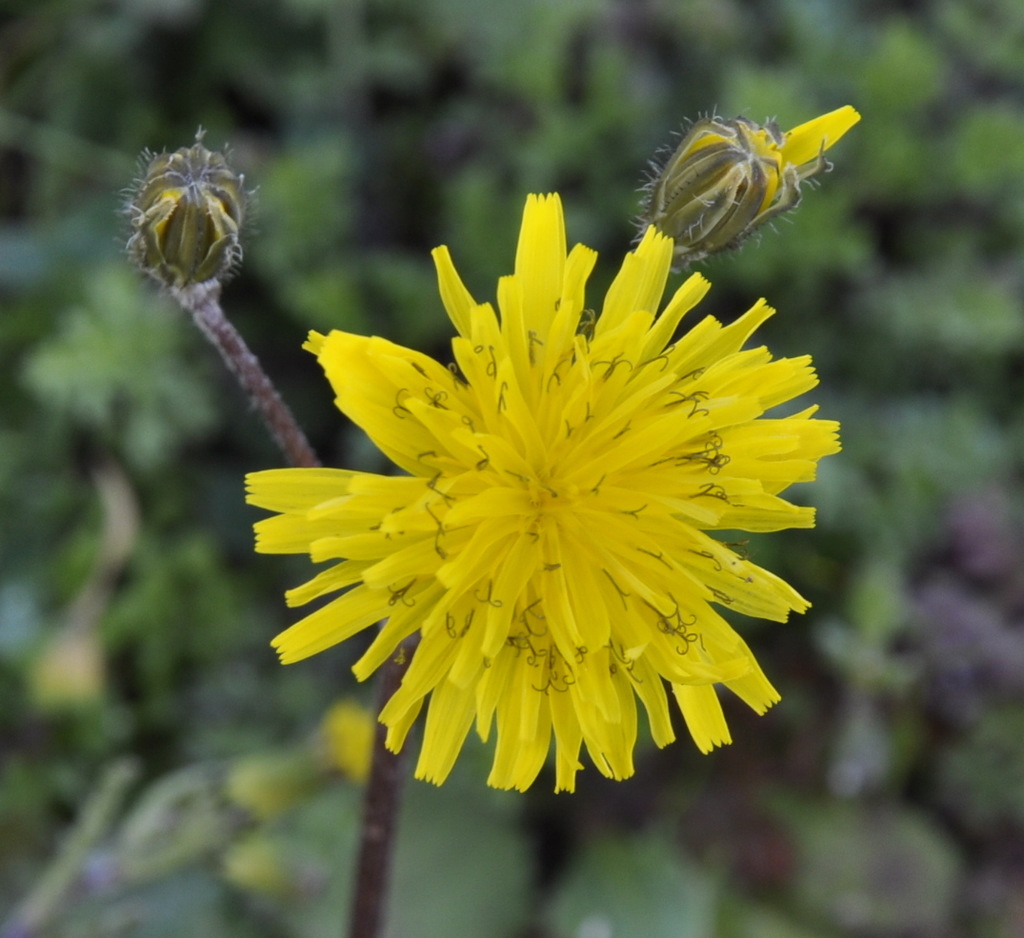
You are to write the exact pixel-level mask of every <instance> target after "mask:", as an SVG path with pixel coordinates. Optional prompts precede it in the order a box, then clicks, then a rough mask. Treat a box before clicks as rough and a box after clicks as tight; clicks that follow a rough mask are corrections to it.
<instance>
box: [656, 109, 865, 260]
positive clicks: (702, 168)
mask: <svg viewBox="0 0 1024 938" xmlns="http://www.w3.org/2000/svg"><path fill="white" fill-rule="evenodd" d="M859 120H860V114H858V113H857V112H856V111H855V110H854V109H853V108H852V107H849V106H846V107H841V108H839V109H838V110H835V111H832V112H830V113H828V114H823V115H822V116H821V117H816V118H815V119H814V120H811V121H808V122H807V123H805V124H801V125H800V126H799V127H795V128H794V129H793V130H790V131H788V132H786V133H783V132H782V131H781V130H780V129H779V126H778V124H776V123H775V122H774V121H768V123H766V124H764V125H761V124H756V123H754V122H753V121H751V120H747V119H746V118H744V117H737V118H734V119H733V120H724V119H722V118H718V117H705V118H702V119H701V120H698V121H697V122H696V123H694V124H693V125H692V126H691V127H690V129H689V131H688V132H687V134H686V136H685V137H683V140H682V142H681V143H680V144H679V146H678V147H677V148H676V150H675V152H674V153H673V154H672V156H671V157H669V159H668V161H667V162H666V163H665V165H664V166H663V167H662V168H661V170H660V171H659V172H658V174H657V176H655V177H654V178H653V179H652V180H651V182H650V184H649V186H648V187H647V196H646V199H645V204H644V210H643V214H642V215H641V219H640V221H641V224H642V227H643V228H646V227H647V226H648V225H654V227H655V228H657V229H658V230H659V231H661V232H662V233H663V234H666V235H668V236H669V237H670V238H672V239H673V240H674V241H675V258H676V266H677V268H679V267H683V266H686V265H687V264H690V263H693V262H695V261H699V260H702V259H703V258H705V257H707V256H708V255H710V254H714V253H716V252H718V251H722V250H726V249H728V248H734V247H737V246H739V244H741V243H742V242H743V240H744V239H745V238H746V237H747V236H748V235H750V234H751V233H753V232H754V231H756V230H757V229H758V228H760V227H761V226H762V225H764V224H765V223H766V222H769V221H771V220H772V219H774V218H778V217H779V216H780V215H782V214H783V213H785V212H788V211H790V210H792V209H794V208H796V207H797V205H799V203H800V184H801V183H802V182H803V181H804V180H805V179H812V178H814V177H815V176H817V175H818V174H819V173H824V172H828V170H830V169H831V168H832V165H831V164H830V163H829V162H828V160H826V159H825V151H826V150H827V149H828V148H829V147H831V146H832V144H834V143H835V142H836V141H837V140H839V138H840V137H842V136H843V134H845V133H846V131H847V130H849V129H850V128H851V127H852V126H853V125H854V124H856V123H857V121H859Z"/></svg>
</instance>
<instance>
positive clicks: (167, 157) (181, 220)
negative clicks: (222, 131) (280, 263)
mask: <svg viewBox="0 0 1024 938" xmlns="http://www.w3.org/2000/svg"><path fill="white" fill-rule="evenodd" d="M204 134H205V131H204V130H203V128H202V127H200V128H199V130H198V131H197V132H196V141H195V143H194V144H193V145H192V146H191V147H182V148H181V149H179V150H175V151H174V152H173V153H160V154H158V155H156V156H153V155H151V154H149V153H144V154H143V160H144V161H145V165H144V167H143V170H142V173H141V175H140V177H139V179H138V180H137V181H136V183H135V185H134V186H133V187H132V189H131V190H130V193H129V197H128V201H127V203H126V207H125V211H126V213H127V215H128V219H129V224H130V226H131V236H130V237H129V239H128V244H127V250H128V253H129V255H130V256H131V258H132V259H133V260H134V261H135V263H136V264H137V265H138V266H139V267H140V268H141V269H142V270H144V271H145V272H146V273H147V274H149V275H150V276H151V277H153V278H155V279H156V280H159V281H160V282H161V283H163V284H164V285H165V286H167V287H170V288H171V289H181V288H184V287H188V286H191V285H194V284H202V283H208V282H210V281H216V282H220V281H223V280H224V279H225V278H226V277H228V276H230V274H231V272H232V271H233V270H234V268H236V267H237V265H238V263H239V262H240V261H241V259H242V245H241V241H240V240H239V231H240V229H241V227H242V223H243V221H244V218H245V211H246V203H247V201H248V193H247V192H246V191H245V185H244V183H245V177H244V176H242V175H241V173H236V172H234V170H232V169H231V167H230V166H229V165H228V162H227V157H226V155H225V154H224V153H217V152H212V151H210V150H208V149H207V148H206V147H205V146H203V136H204Z"/></svg>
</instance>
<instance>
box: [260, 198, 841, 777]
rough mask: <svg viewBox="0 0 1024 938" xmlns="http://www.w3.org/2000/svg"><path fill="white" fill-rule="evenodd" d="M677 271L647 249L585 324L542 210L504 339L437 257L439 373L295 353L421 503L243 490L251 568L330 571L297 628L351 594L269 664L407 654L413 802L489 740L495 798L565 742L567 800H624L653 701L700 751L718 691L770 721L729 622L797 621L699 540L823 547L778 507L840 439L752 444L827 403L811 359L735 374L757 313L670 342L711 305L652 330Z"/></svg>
mask: <svg viewBox="0 0 1024 938" xmlns="http://www.w3.org/2000/svg"><path fill="white" fill-rule="evenodd" d="M673 247H674V245H673V241H672V240H671V239H670V238H668V237H666V236H664V235H662V234H660V233H658V232H657V231H656V230H654V229H653V228H651V229H648V231H647V232H646V234H645V235H644V237H643V239H642V241H641V243H640V244H639V246H638V247H637V249H636V250H635V252H633V253H631V254H629V255H628V256H627V257H626V258H625V260H624V263H623V265H622V268H621V270H620V272H619V274H618V276H617V277H616V278H615V280H614V282H613V283H612V285H611V287H610V289H609V291H608V293H607V295H606V296H605V298H604V303H603V305H602V309H601V312H600V314H599V315H595V314H594V312H593V311H591V310H590V309H588V308H587V307H586V303H585V300H584V287H585V283H586V280H587V277H588V276H589V274H590V272H591V270H592V268H593V266H594V263H595V260H596V254H595V252H594V251H592V250H591V249H589V248H587V247H584V246H582V245H577V246H576V247H574V248H573V249H572V250H571V251H570V252H568V254H567V253H566V237H565V225H564V218H563V214H562V206H561V202H560V200H559V198H558V196H557V195H549V196H530V197H529V198H528V200H527V203H526V209H525V212H524V216H523V222H522V228H521V232H520V237H519V246H518V251H517V255H516V263H515V273H514V274H513V275H511V276H507V277H503V278H502V279H501V280H500V281H499V284H498V307H499V310H500V317H499V316H498V315H497V314H496V312H495V310H494V309H493V308H492V306H491V305H490V304H489V303H477V302H476V301H475V300H474V299H473V298H472V297H471V296H470V294H469V292H468V291H467V290H466V288H465V287H464V286H463V284H462V281H461V280H460V279H459V277H458V275H457V273H456V272H455V269H454V267H453V265H452V262H451V259H450V257H449V254H448V251H447V249H446V248H438V249H437V250H436V251H435V252H434V260H435V263H436V265H437V270H438V279H439V285H440V292H441V298H442V300H443V302H444V305H445V307H446V309H447V311H448V315H449V317H450V318H451V320H452V322H453V324H454V325H455V328H456V329H457V331H458V333H459V335H458V337H456V338H455V339H454V340H453V342H452V349H453V353H454V358H455V366H453V368H452V369H449V368H446V367H444V366H443V365H441V364H439V363H438V362H436V361H434V360H433V359H431V358H429V357H427V356H425V355H422V354H420V353H418V352H415V351H411V350H409V349H406V348H403V347H401V346H399V345H395V344H394V343H391V342H388V341H386V340H384V339H382V338H376V337H373V338H367V337H363V336H357V335H351V334H348V333H344V332H337V331H335V332H331V333H330V334H328V335H320V334H318V333H315V332H314V333H311V335H310V338H309V341H308V342H307V343H306V346H305V347H306V348H307V349H308V350H310V351H311V352H313V353H314V354H315V355H316V356H317V358H318V360H319V362H320V364H321V366H322V367H323V368H324V371H325V373H326V375H327V378H328V380H329V381H330V383H331V385H332V387H333V389H334V392H335V394H336V402H337V405H338V407H339V408H340V409H341V410H342V411H343V412H344V413H345V414H346V415H348V416H349V417H350V418H351V419H352V420H353V421H354V422H355V423H356V424H358V425H359V426H360V427H362V428H363V429H364V430H365V431H366V433H367V434H368V435H369V436H370V438H371V439H372V440H373V441H374V442H375V443H376V445H377V446H378V447H380V449H381V450H382V451H383V452H384V453H385V454H386V455H387V456H388V457H389V458H390V459H391V460H392V461H393V462H394V463H395V464H396V465H397V466H398V467H399V468H400V469H402V470H404V472H405V473H407V475H403V476H384V475H376V474H372V473H365V472H355V471H348V470H345V469H279V470H269V471H264V472H257V473H253V474H250V475H249V476H248V479H247V482H248V493H249V495H248V499H249V501H250V502H251V503H252V504H254V505H257V506H259V507H261V508H265V509H269V510H270V511H272V512H275V513H276V514H275V515H274V516H273V517H270V518H267V519H265V520H263V521H260V522H259V523H257V525H256V533H257V550H258V551H261V552H266V553H304V554H309V556H310V557H311V559H312V560H313V561H314V562H317V563H325V562H326V563H328V564H329V565H328V566H327V567H326V568H325V569H324V570H323V571H322V572H321V573H320V574H319V575H317V576H316V577H314V579H312V580H311V581H309V582H308V583H306V584H305V585H303V586H300V587H298V588H296V589H293V590H291V591H290V592H289V593H288V594H287V601H288V603H289V604H290V605H299V604H303V603H307V602H309V601H311V600H314V599H317V598H319V597H322V596H325V595H328V594H331V593H336V592H338V591H343V592H342V593H341V595H340V596H337V597H336V598H334V599H333V600H332V601H330V602H328V603H327V604H326V605H324V606H323V607H322V608H320V609H318V610H317V611H315V612H313V613H312V614H311V615H308V616H306V618H304V619H302V620H301V621H299V622H298V623H296V624H295V625H293V626H292V627H291V628H289V629H287V630H286V631H285V632H283V633H282V634H281V635H279V636H278V637H277V638H276V639H275V640H274V645H275V647H276V648H277V650H278V652H279V654H280V656H281V660H282V661H283V662H284V663H291V662H295V661H299V660H301V659H303V658H306V657H308V656H309V655H313V654H316V653H318V652H320V651H323V650H325V649H327V648H329V647H331V646H332V645H335V644H337V643H338V642H342V641H344V640H346V639H348V638H350V637H351V636H353V635H355V634H357V633H358V632H361V631H362V630H364V629H366V628H369V627H370V626H372V625H373V624H374V623H376V622H378V621H379V620H382V619H387V622H386V623H385V624H384V625H383V627H382V628H381V629H380V631H379V632H378V634H377V636H376V638H375V640H374V641H373V643H372V645H371V646H370V648H369V649H368V650H367V651H366V653H365V654H364V655H363V656H362V658H361V659H360V660H359V661H358V662H357V663H356V665H355V666H354V672H355V674H356V676H357V677H358V678H359V679H360V680H363V679H365V678H367V677H368V676H369V675H370V674H372V673H373V672H374V670H375V669H376V668H378V667H379V666H380V665H381V664H382V663H383V662H385V661H386V660H387V659H388V658H389V657H390V656H391V655H393V654H394V652H395V649H396V648H397V646H398V645H399V643H400V642H402V641H403V640H404V639H405V638H406V637H408V636H411V635H418V636H419V637H420V642H419V646H418V647H417V649H416V650H415V652H414V653H413V655H412V658H411V661H410V663H409V667H408V670H407V672H406V674H405V676H404V679H403V681H402V684H401V687H400V688H399V689H398V691H397V692H396V693H395V694H394V695H393V696H392V697H391V699H390V700H389V702H388V703H387V705H386V706H385V707H384V710H383V711H382V713H381V715H380V719H381V721H382V722H383V723H385V724H386V725H387V727H388V730H389V731H388V746H389V748H391V749H392V750H395V751H397V750H398V749H400V748H401V747H402V745H403V743H404V742H405V739H406V736H407V734H408V733H409V730H410V729H411V727H412V726H413V724H414V723H415V722H416V719H417V717H418V716H419V714H420V712H421V710H422V709H423V707H424V704H427V705H428V706H427V714H426V721H425V723H426V725H425V730H424V738H423V744H422V748H421V752H420V756H419V761H418V763H417V767H416V774H417V776H418V777H420V778H423V779H427V780H429V781H432V782H435V783H440V782H442V781H443V780H444V779H445V778H446V777H447V775H448V773H449V772H450V770H451V768H452V766H453V764H454V762H455V759H456V757H457V756H458V753H459V751H460V749H461V747H462V745H463V742H464V740H465V737H466V735H467V733H468V732H469V731H470V729H471V728H473V726H474V725H475V727H476V730H477V732H478V733H479V734H480V736H481V737H482V738H484V739H487V738H488V737H489V734H490V732H491V729H492V728H495V727H496V730H497V742H496V747H495V754H494V762H493V767H492V770H491V774H490V777H489V779H488V782H489V784H491V785H493V786H495V787H498V788H516V789H520V790H522V789H526V788H527V787H528V786H529V785H530V784H532V783H533V781H534V780H535V779H536V777H537V775H538V773H539V772H540V770H541V768H542V766H543V765H544V762H545V760H546V758H547V756H548V753H549V750H550V748H551V738H552V735H553V736H554V739H555V750H556V753H555V755H556V758H555V763H556V770H555V771H556V778H555V784H556V790H572V789H573V787H574V785H575V776H576V772H577V771H578V770H579V769H580V768H582V764H581V762H580V750H581V747H584V746H585V747H586V750H587V752H588V754H589V756H590V759H591V760H592V761H593V763H594V765H595V766H596V767H597V769H598V770H599V771H600V772H601V773H602V774H604V775H606V776H609V777H611V778H615V779H621V778H626V777H627V776H629V775H631V774H632V773H633V748H634V744H635V741H636V736H637V721H638V718H637V701H638V700H639V701H640V703H641V704H642V706H643V708H644V709H645V711H646V714H647V719H648V722H649V724H650V730H651V735H652V737H653V739H654V741H655V742H656V743H657V744H658V745H659V746H664V745H666V744H667V743H669V742H671V741H672V740H673V739H674V736H675V734H674V731H673V728H672V722H671V717H670V712H669V706H668V694H667V693H666V683H667V685H668V688H669V689H670V690H671V693H672V697H673V698H674V700H675V702H676V704H677V705H678V707H679V709H680V710H681V712H682V715H683V717H684V719H685V721H686V724H687V727H688V729H689V731H690V733H691V735H692V736H693V738H694V740H695V741H696V743H697V745H698V746H699V747H700V748H701V750H703V751H708V750H710V749H712V748H713V747H714V746H716V745H720V744H722V743H726V742H729V741H730V736H729V731H728V728H727V726H726V724H725V719H724V716H723V713H722V708H721V705H720V704H719V700H718V694H717V691H716V687H715V685H716V684H724V685H725V686H726V687H728V688H729V689H730V690H732V691H733V692H734V693H735V694H737V695H738V696H739V697H740V698H741V699H742V700H744V701H745V702H746V703H747V704H748V705H749V706H751V707H752V708H753V709H754V710H755V711H757V712H758V713H761V712H763V711H764V710H766V709H767V708H768V707H770V706H771V705H772V704H773V703H774V702H775V701H777V700H778V699H779V698H778V694H777V693H776V691H775V689H774V688H773V687H772V685H771V684H770V683H769V681H768V680H767V678H766V677H765V676H764V674H763V672H762V671H761V669H760V667H759V666H758V664H757V662H756V660H755V659H754V656H753V654H752V652H751V651H750V649H749V648H748V646H747V645H746V643H745V642H744V641H743V639H742V638H740V636H739V635H738V634H737V633H736V631H735V630H734V629H733V628H732V626H731V625H730V624H729V623H727V622H726V621H725V619H723V618H722V616H721V615H720V614H719V613H718V612H717V611H716V608H715V606H716V605H723V606H728V607H729V608H730V609H731V610H733V611H736V612H741V613H745V614H747V615H751V616H759V617H763V618H767V619H774V620H778V621H783V620H785V619H786V618H787V616H788V614H789V613H790V611H792V610H795V611H803V610H804V609H806V608H807V605H808V604H807V602H806V601H805V600H804V599H803V598H802V597H801V596H800V595H799V594H798V593H796V592H795V591H794V590H793V589H792V588H791V587H789V586H788V585H787V584H786V583H784V582H783V581H781V580H780V579H778V578H777V577H775V576H774V575H772V574H771V573H769V572H768V571H766V570H763V569H761V568H760V567H758V566H756V565H755V564H753V563H751V562H749V561H748V560H745V559H744V558H742V557H740V556H739V555H738V554H737V553H736V552H735V551H734V550H732V549H731V548H730V547H729V546H728V545H727V544H725V543H723V542H722V541H720V540H717V539H716V538H714V537H713V536H711V534H709V533H708V532H712V531H718V530H721V531H735V530H746V531H775V530H780V529H783V528H790V527H810V526H812V525H813V523H814V514H813V510H812V509H810V508H806V507H798V506H795V505H793V504H791V503H790V502H788V501H786V500H784V499H783V498H781V497H780V494H781V493H782V492H783V491H784V490H785V489H786V488H787V487H788V486H789V485H791V484H793V483H795V482H806V481H809V480H811V479H813V478H814V475H815V470H816V464H817V461H818V459H820V458H821V457H822V456H825V455H827V454H830V453H834V452H837V451H838V449H839V443H838V438H837V430H838V427H837V424H836V423H834V422H832V421H826V420H820V419H817V418H815V417H814V413H815V408H814V407H810V408H807V409H804V410H802V411H799V412H797V413H795V414H791V415H789V416H772V417H766V416H765V414H766V412H767V411H769V410H771V409H772V408H774V407H776V406H777V405H779V404H782V403H784V402H786V401H788V400H790V399H792V398H794V397H796V396H798V395H800V394H803V393H804V392H806V391H808V390H810V389H811V388H813V387H814V386H815V384H816V383H817V379H816V376H815V374H814V371H813V369H812V367H811V362H810V359H809V358H808V357H806V356H805V357H799V358H793V359H780V360H773V359H772V356H771V355H770V354H769V352H768V351H767V350H766V349H765V348H763V347H761V348H753V349H744V348H743V346H744V344H745V343H746V341H747V339H748V338H749V337H750V335H751V334H752V333H753V332H754V330H755V329H756V328H757V327H758V326H759V325H760V324H761V323H763V322H764V321H765V320H766V319H767V318H768V317H769V316H771V315H772V313H773V310H772V309H771V308H770V307H769V306H767V305H766V304H765V303H764V302H763V301H759V302H758V303H756V304H755V305H754V306H753V308H751V309H750V310H749V311H748V312H747V313H746V314H744V315H743V316H741V317H740V318H739V319H738V320H737V321H736V322H734V323H732V324H731V325H729V326H723V325H722V324H721V323H720V322H718V321H717V320H715V319H713V318H711V317H707V318H705V319H703V320H702V321H700V322H699V323H697V324H696V325H695V326H694V327H693V328H691V329H690V330H689V331H688V332H687V333H685V334H684V335H683V336H682V337H681V338H678V339H675V338H674V336H675V333H676V329H677V326H678V325H679V323H680V321H681V319H682V318H683V316H684V315H685V314H687V313H688V312H689V311H690V310H691V309H693V307H694V306H695V305H696V304H697V303H698V302H699V301H700V299H701V298H702V297H703V296H704V294H705V293H706V291H707V290H708V287H709V284H708V282H707V281H706V280H705V279H704V278H703V277H701V276H699V275H695V276H692V277H690V278H689V279H688V280H687V281H686V282H685V283H684V284H683V285H682V286H681V287H680V288H679V289H678V290H677V291H676V292H675V294H674V295H673V296H672V298H671V300H670V301H669V302H668V304H667V305H666V306H665V307H664V309H663V310H662V311H661V313H660V315H659V314H658V307H659V305H660V304H661V297H662V293H663V291H664V288H665V284H666V280H667V278H668V274H669V268H670V266H671V263H672V260H673ZM428 701H429V703H428Z"/></svg>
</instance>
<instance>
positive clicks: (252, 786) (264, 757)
mask: <svg viewBox="0 0 1024 938" xmlns="http://www.w3.org/2000/svg"><path fill="white" fill-rule="evenodd" d="M324 781H325V779H324V776H323V773H322V772H321V771H320V767H319V766H318V764H317V760H316V758H315V756H314V754H313V753H312V752H309V751H307V750H306V749H296V750H292V751H282V752H260V753H254V754H252V755H248V756H243V757H241V758H239V759H237V760H236V761H235V762H234V763H233V764H232V765H231V767H230V768H229V770H228V773H227V779H226V781H225V786H224V789H225V793H226V794H227V797H228V800H229V801H231V802H232V803H234V804H236V805H238V806H239V807H242V808H245V809H246V810H247V811H249V812H250V813H251V814H252V815H253V816H254V817H257V818H261V819H267V818H272V817H275V816H276V815H278V814H282V813H283V812H285V811H287V810H288V809H290V808H292V807H294V806H295V805H297V804H299V803H300V802H302V801H305V800H306V799H307V798H310V797H311V796H312V795H314V794H315V793H316V792H317V791H319V790H320V788H321V787H322V785H323V784H324Z"/></svg>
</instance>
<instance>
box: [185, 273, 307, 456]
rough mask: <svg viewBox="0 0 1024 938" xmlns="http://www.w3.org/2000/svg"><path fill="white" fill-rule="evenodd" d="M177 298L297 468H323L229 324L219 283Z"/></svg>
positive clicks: (198, 285) (203, 285) (193, 287)
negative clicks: (221, 303) (221, 298)
mask: <svg viewBox="0 0 1024 938" xmlns="http://www.w3.org/2000/svg"><path fill="white" fill-rule="evenodd" d="M171 293H172V295H173V296H174V298H175V299H176V300H177V301H178V302H179V303H180V304H181V305H182V306H183V307H184V308H185V309H186V310H188V311H189V313H191V314H192V319H193V320H194V321H195V324H196V325H197V326H198V327H199V329H200V331H201V332H202V333H203V335H205V336H206V338H208V339H209V340H210V342H212V343H213V345H214V346H215V347H216V349H217V351H218V352H220V356H221V358H222V359H224V364H226V365H227V366H228V370H230V371H231V372H232V373H233V374H234V375H235V377H236V378H237V379H238V383H239V384H241V385H242V389H243V390H244V391H245V393H246V394H247V395H248V396H249V399H250V400H251V401H252V402H253V405H254V406H255V407H256V410H257V411H259V415H260V417H262V418H263V423H264V424H265V425H266V428H267V430H268V431H269V433H270V435H271V437H273V439H274V442H275V443H277V445H278V446H279V447H281V451H282V452H283V453H284V455H285V457H286V458H287V459H288V461H289V462H290V463H291V464H292V465H293V466H306V467H312V466H319V465H320V460H319V459H317V457H316V453H314V452H313V447H312V446H310V445H309V441H308V440H307V439H306V434H305V433H303V432H302V428H301V427H300V426H299V425H298V423H296V421H295V417H294V415H293V414H292V412H291V410H290V409H289V407H288V405H287V404H285V402H284V401H283V400H282V399H281V395H280V394H278V393H277V388H275V387H274V385H273V384H272V383H271V381H270V379H269V378H268V377H267V375H266V372H265V371H264V370H263V368H262V367H261V365H260V362H259V359H258V358H257V357H256V356H255V355H253V353H252V352H251V351H250V350H249V346H248V345H246V344H245V339H243V338H242V336H241V335H240V334H239V332H238V330H237V329H236V328H235V327H234V326H233V325H231V323H230V322H228V320H227V318H226V317H225V315H224V311H223V310H222V309H221V306H220V284H219V283H218V282H217V281H215V280H208V281H206V282H205V283H195V284H190V285H189V286H186V287H179V288H175V289H173V290H172V291H171Z"/></svg>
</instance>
